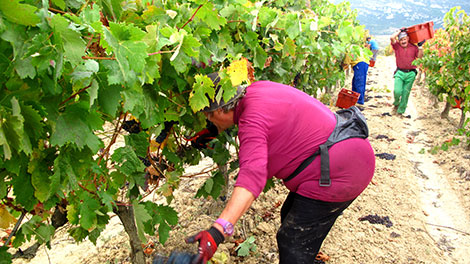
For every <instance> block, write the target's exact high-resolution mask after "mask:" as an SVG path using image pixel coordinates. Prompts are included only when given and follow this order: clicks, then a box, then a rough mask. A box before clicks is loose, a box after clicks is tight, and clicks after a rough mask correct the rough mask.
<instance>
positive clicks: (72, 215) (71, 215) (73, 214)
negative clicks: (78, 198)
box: [67, 204, 80, 225]
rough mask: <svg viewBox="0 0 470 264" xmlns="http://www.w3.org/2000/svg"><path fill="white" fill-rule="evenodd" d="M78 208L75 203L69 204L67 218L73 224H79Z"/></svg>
mask: <svg viewBox="0 0 470 264" xmlns="http://www.w3.org/2000/svg"><path fill="white" fill-rule="evenodd" d="M78 213H79V212H78V209H77V207H76V206H75V204H69V205H67V219H68V220H69V222H70V223H71V224H72V225H76V224H78V221H79V219H80V218H79V216H78Z"/></svg>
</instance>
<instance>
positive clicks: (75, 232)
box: [68, 227, 89, 242]
mask: <svg viewBox="0 0 470 264" xmlns="http://www.w3.org/2000/svg"><path fill="white" fill-rule="evenodd" d="M68 232H69V234H70V236H71V237H73V238H74V239H75V241H77V242H81V241H83V240H84V239H85V238H86V237H87V236H88V234H89V232H88V230H86V229H83V228H82V227H76V228H72V229H70V230H69V231H68Z"/></svg>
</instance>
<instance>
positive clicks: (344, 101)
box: [336, 88, 361, 108]
mask: <svg viewBox="0 0 470 264" xmlns="http://www.w3.org/2000/svg"><path fill="white" fill-rule="evenodd" d="M359 96H361V95H360V94H359V93H356V92H354V91H351V90H348V89H344V88H343V89H341V91H340V92H339V94H338V100H336V106H337V107H340V108H349V107H351V106H353V105H355V104H356V103H357V100H358V99H359Z"/></svg>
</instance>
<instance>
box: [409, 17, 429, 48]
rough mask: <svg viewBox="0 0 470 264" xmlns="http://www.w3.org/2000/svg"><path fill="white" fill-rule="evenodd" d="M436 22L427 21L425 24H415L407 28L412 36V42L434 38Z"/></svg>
mask: <svg viewBox="0 0 470 264" xmlns="http://www.w3.org/2000/svg"><path fill="white" fill-rule="evenodd" d="M433 25H434V22H432V21H430V22H426V23H423V24H418V25H414V26H411V27H408V28H407V29H406V33H408V36H409V37H410V42H411V43H415V44H416V43H418V42H421V41H423V40H428V39H432V38H433V37H434V29H433Z"/></svg>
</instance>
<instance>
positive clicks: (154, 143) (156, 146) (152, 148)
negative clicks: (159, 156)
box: [150, 136, 168, 152]
mask: <svg viewBox="0 0 470 264" xmlns="http://www.w3.org/2000/svg"><path fill="white" fill-rule="evenodd" d="M167 142H168V136H167V137H166V138H165V139H164V140H163V142H162V143H158V142H157V141H155V140H152V141H150V151H151V152H155V151H157V150H158V149H163V148H164V147H165V145H166V143H167Z"/></svg>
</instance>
